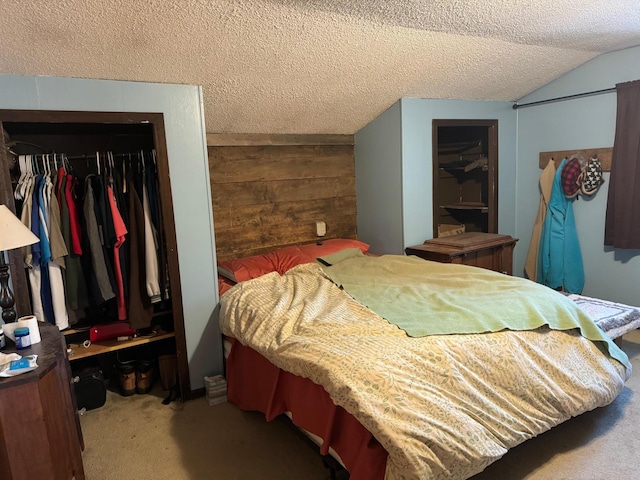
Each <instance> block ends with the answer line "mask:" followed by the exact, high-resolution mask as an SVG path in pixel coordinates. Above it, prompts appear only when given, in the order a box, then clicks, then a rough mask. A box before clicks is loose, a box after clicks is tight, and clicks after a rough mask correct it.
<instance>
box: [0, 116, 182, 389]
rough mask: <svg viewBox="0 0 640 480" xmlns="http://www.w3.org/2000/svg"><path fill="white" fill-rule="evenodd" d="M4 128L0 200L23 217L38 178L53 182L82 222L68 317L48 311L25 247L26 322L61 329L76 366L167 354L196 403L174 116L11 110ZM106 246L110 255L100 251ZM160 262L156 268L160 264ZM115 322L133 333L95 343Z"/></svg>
mask: <svg viewBox="0 0 640 480" xmlns="http://www.w3.org/2000/svg"><path fill="white" fill-rule="evenodd" d="M0 127H2V138H1V139H0V161H1V164H0V203H2V204H6V205H7V207H8V208H9V209H11V210H12V211H13V212H14V213H15V214H16V215H17V216H18V217H19V218H20V217H21V216H22V215H23V209H24V207H25V199H26V197H25V193H24V191H25V184H26V180H25V179H26V177H29V176H32V177H38V176H40V177H45V178H52V179H53V180H52V181H51V186H49V187H48V188H49V190H53V192H57V193H58V195H57V196H55V197H51V199H53V198H56V201H58V202H59V204H60V211H61V212H62V211H63V207H62V204H61V203H60V202H62V201H64V200H66V201H68V202H70V203H68V204H66V207H65V208H66V209H67V213H66V214H65V215H66V218H71V227H69V226H68V225H67V227H66V228H67V230H68V231H69V229H70V230H71V232H72V234H71V240H69V239H68V238H65V241H66V242H65V243H68V247H69V248H68V251H67V252H66V253H67V254H66V256H64V257H63V258H64V262H62V263H64V268H63V269H62V275H63V277H64V294H65V296H64V304H65V306H66V312H64V313H60V312H59V310H55V311H54V313H53V314H52V313H51V312H52V311H53V310H51V309H49V308H48V306H47V305H46V303H47V302H44V304H43V305H42V306H40V305H39V302H38V295H37V292H35V291H34V288H35V287H34V285H36V284H34V283H33V278H31V277H30V272H29V271H28V270H29V269H27V268H25V256H24V252H22V251H21V250H20V249H18V250H14V251H10V252H7V254H8V260H9V263H10V266H11V279H12V283H13V291H14V295H15V299H16V304H15V308H16V310H17V312H18V316H24V315H28V314H31V313H34V311H36V312H41V313H39V314H37V316H38V317H44V318H39V319H40V320H46V321H48V322H49V323H55V324H57V325H58V326H59V328H60V329H61V330H62V333H63V334H64V335H65V338H66V339H67V343H68V344H69V346H70V352H69V360H70V362H71V366H72V368H74V366H81V365H83V364H85V363H88V362H89V361H94V362H98V363H100V364H107V363H111V364H113V362H114V361H115V360H118V361H122V360H123V359H124V360H129V359H132V358H136V357H139V356H141V355H143V356H146V357H149V356H155V358H154V361H155V360H157V356H158V355H160V354H162V355H164V356H166V355H169V356H174V355H175V372H176V373H175V378H176V382H177V383H176V389H177V393H178V395H180V397H181V398H183V399H185V400H186V399H188V397H189V395H190V391H191V389H190V381H189V367H188V362H187V353H186V340H185V330H184V314H183V308H182V295H181V283H180V274H179V264H178V253H177V245H176V232H175V224H174V215H173V202H172V194H171V186H170V182H169V164H168V158H167V148H166V140H165V131H164V119H163V115H162V114H161V113H110V112H67V111H27V110H0ZM32 188H33V187H32ZM41 188H43V189H44V191H45V192H46V191H47V187H41ZM88 192H89V193H88ZM143 192H144V195H143V194H142V193H143ZM58 197H60V198H58ZM71 199H73V200H71ZM88 199H91V202H88V201H87V202H85V200H88ZM100 199H102V200H104V203H103V204H100V201H101V200H100ZM47 201H48V200H47ZM51 201H53V200H51ZM110 205H111V206H112V208H114V207H113V206H114V205H117V210H118V211H116V210H114V211H113V212H114V213H113V216H112V221H110V222H101V220H100V214H99V213H98V212H100V211H102V213H103V214H104V215H106V217H109V216H110V214H109V211H110V210H109V206H110ZM74 211H75V213H74ZM93 213H96V218H93ZM74 215H75V216H76V220H73V218H74ZM116 216H117V217H118V218H117V219H116ZM114 224H115V225H116V227H115V230H114V227H113V225H114ZM118 224H119V225H120V226H119V227H118V226H117V225H118ZM74 225H75V226H74ZM74 229H76V232H75V234H74V233H73V230H74ZM63 236H64V235H63ZM96 239H98V240H96ZM114 239H115V240H114ZM96 241H99V243H100V245H102V248H103V252H102V253H103V254H104V255H103V256H102V257H100V256H99V255H97V254H96V247H95V246H96V243H95V242H96ZM150 258H151V259H155V260H153V261H150V260H149V259H150ZM145 259H146V262H147V263H146V267H145V264H143V263H141V262H143V261H144V260H145ZM103 262H104V263H103ZM154 262H155V270H154V268H151V267H149V265H154ZM109 284H110V285H111V286H112V287H113V288H111V291H110V292H109V290H110V289H109ZM40 291H41V292H43V291H44V287H40ZM40 308H42V310H40ZM104 325H116V326H126V327H127V328H125V330H129V332H127V333H126V334H123V335H120V338H109V339H104V340H101V339H97V340H96V339H94V340H93V341H90V342H89V341H87V340H89V336H90V335H89V334H90V331H91V329H93V328H94V327H99V326H104Z"/></svg>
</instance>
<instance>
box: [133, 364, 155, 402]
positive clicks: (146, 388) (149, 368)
mask: <svg viewBox="0 0 640 480" xmlns="http://www.w3.org/2000/svg"><path fill="white" fill-rule="evenodd" d="M152 386H153V364H152V363H151V362H150V361H148V360H140V361H139V362H138V363H137V366H136V393H139V394H145V393H149V392H150V391H151V387H152Z"/></svg>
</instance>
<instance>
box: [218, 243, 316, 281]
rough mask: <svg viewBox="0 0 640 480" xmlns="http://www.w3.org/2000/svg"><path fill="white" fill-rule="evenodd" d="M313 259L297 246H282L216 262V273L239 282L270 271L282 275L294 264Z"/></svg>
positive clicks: (312, 260)
mask: <svg viewBox="0 0 640 480" xmlns="http://www.w3.org/2000/svg"><path fill="white" fill-rule="evenodd" d="M314 261H315V258H314V257H310V256H309V255H306V254H304V253H302V252H301V251H300V249H299V248H298V247H295V246H293V247H284V248H279V249H277V250H273V251H271V252H268V253H265V254H263V255H253V256H251V257H243V258H236V259H234V260H225V261H222V262H218V273H219V274H220V275H222V276H223V277H225V278H228V279H229V280H231V281H233V282H236V283H239V282H244V281H246V280H251V279H252V278H257V277H260V276H262V275H266V274H267V273H271V272H278V273H279V274H280V275H282V274H283V273H285V272H286V271H287V270H290V269H291V268H293V267H295V266H296V265H300V264H302V263H313V262H314Z"/></svg>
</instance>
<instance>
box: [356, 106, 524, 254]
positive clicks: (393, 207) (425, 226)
mask: <svg viewBox="0 0 640 480" xmlns="http://www.w3.org/2000/svg"><path fill="white" fill-rule="evenodd" d="M434 119H482V120H485V119H490V120H493V119H497V120H498V183H499V196H498V225H499V230H500V232H502V233H506V234H512V235H513V234H514V233H515V203H514V201H513V197H514V194H515V175H516V162H515V157H516V148H515V147H516V142H515V138H516V113H515V110H513V108H512V104H511V103H507V102H474V101H458V100H428V99H417V98H403V99H401V100H400V101H399V102H397V103H396V104H394V105H393V106H392V107H391V108H390V109H389V110H387V111H386V112H384V113H383V114H382V115H380V116H379V117H377V118H376V119H375V120H374V121H372V122H371V123H369V125H367V126H366V127H364V128H363V129H362V130H360V131H359V132H357V133H356V135H355V142H356V147H355V162H356V192H357V197H358V200H357V207H358V238H360V239H361V240H362V241H364V242H367V243H369V244H370V245H371V246H372V248H371V251H373V252H374V253H395V254H402V253H404V248H405V247H407V246H410V245H416V244H419V243H422V242H423V241H424V240H426V239H428V238H431V237H432V234H433V208H432V193H431V192H432V162H431V160H432V158H431V157H432V150H431V149H432V146H431V145H432V144H431V136H432V135H431V134H432V121H433V120H434Z"/></svg>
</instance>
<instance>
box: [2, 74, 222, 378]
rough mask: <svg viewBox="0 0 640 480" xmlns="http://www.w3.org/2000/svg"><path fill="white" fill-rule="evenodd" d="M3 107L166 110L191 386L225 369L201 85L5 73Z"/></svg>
mask: <svg viewBox="0 0 640 480" xmlns="http://www.w3.org/2000/svg"><path fill="white" fill-rule="evenodd" d="M0 108H2V109H23V110H79V111H104V112H150V113H151V112H153V113H158V112H159V113H163V114H164V122H165V130H166V138H167V152H168V156H169V169H170V174H171V190H172V195H173V207H174V216H175V225H176V234H177V242H178V257H179V262H180V276H181V284H182V302H183V306H184V321H185V334H186V341H187V357H188V359H189V372H190V381H191V388H192V389H196V388H201V387H203V386H204V379H203V378H204V376H205V375H211V374H217V373H221V372H222V350H221V345H220V334H219V331H218V325H217V323H216V321H215V319H214V309H215V307H216V304H217V303H218V298H217V291H218V290H217V285H216V282H217V277H216V275H215V271H216V270H215V243H214V236H213V215H212V211H211V192H210V185H209V169H208V161H207V152H206V131H205V126H204V116H203V110H202V91H201V88H200V87H195V86H187V85H162V84H149V83H135V82H117V81H106V80H84V79H69V78H53V77H21V76H8V75H0Z"/></svg>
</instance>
